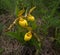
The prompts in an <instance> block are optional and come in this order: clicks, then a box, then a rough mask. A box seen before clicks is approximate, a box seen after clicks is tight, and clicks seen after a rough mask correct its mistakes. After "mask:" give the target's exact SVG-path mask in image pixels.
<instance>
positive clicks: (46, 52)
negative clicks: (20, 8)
mask: <svg viewBox="0 0 60 55" xmlns="http://www.w3.org/2000/svg"><path fill="white" fill-rule="evenodd" d="M14 19H15V18H14V17H13V16H12V15H9V14H2V15H0V23H1V24H2V27H1V28H2V30H1V31H0V48H2V49H3V50H2V51H1V52H0V55H32V54H24V52H22V50H23V47H24V46H22V45H21V43H19V41H17V40H16V39H12V38H10V37H8V36H6V35H5V30H6V29H7V28H8V27H9V25H10V24H11V23H12V22H13V21H14ZM49 38H50V37H47V38H46V39H44V40H43V42H42V44H43V46H42V49H41V53H40V55H60V53H59V51H60V50H56V49H55V48H54V46H53V43H52V41H51V40H49ZM32 49H34V47H33V48H31V51H32ZM25 50H26V49H24V51H25ZM27 51H28V50H27ZM21 53H23V54H21ZM29 53H30V52H29Z"/></svg>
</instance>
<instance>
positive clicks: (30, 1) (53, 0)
mask: <svg viewBox="0 0 60 55" xmlns="http://www.w3.org/2000/svg"><path fill="white" fill-rule="evenodd" d="M33 6H36V10H35V11H34V12H33V13H32V15H34V16H35V17H36V20H37V19H38V18H40V17H41V25H40V26H39V27H38V25H35V24H36V23H34V22H32V24H31V23H30V25H31V27H32V29H33V30H36V29H37V28H40V30H41V32H42V33H43V36H44V37H45V36H47V35H48V29H49V27H54V28H59V30H60V11H59V10H60V8H59V7H60V0H38V1H37V0H18V1H16V0H13V1H12V0H1V2H0V8H2V9H7V10H10V11H12V13H14V14H15V15H16V16H17V13H18V11H19V10H21V9H22V8H25V9H27V8H28V9H30V8H31V7H33ZM17 29H18V30H17V31H16V32H8V34H9V35H10V36H13V38H16V39H18V40H19V41H20V40H21V41H22V39H23V36H24V34H25V33H24V34H22V33H23V32H24V31H23V32H20V31H22V30H21V29H22V28H21V27H18V28H17ZM23 30H24V29H23ZM25 32H27V31H25ZM59 32H60V31H59ZM20 33H21V34H20ZM56 33H57V32H56ZM16 36H17V37H16ZM21 37H22V39H21ZM55 39H56V43H58V44H60V33H57V35H56V36H55ZM22 42H24V41H22ZM31 43H33V44H35V45H38V44H36V42H35V39H34V40H31Z"/></svg>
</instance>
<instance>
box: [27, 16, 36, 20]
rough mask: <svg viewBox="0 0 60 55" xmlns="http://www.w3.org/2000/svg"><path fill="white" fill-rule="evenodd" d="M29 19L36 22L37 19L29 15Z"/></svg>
mask: <svg viewBox="0 0 60 55" xmlns="http://www.w3.org/2000/svg"><path fill="white" fill-rule="evenodd" d="M27 19H28V20H30V21H34V20H35V17H34V16H32V15H28V16H27Z"/></svg>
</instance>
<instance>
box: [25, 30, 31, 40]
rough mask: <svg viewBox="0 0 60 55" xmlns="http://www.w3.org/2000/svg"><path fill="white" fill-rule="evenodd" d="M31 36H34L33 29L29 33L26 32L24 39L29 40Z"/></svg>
mask: <svg viewBox="0 0 60 55" xmlns="http://www.w3.org/2000/svg"><path fill="white" fill-rule="evenodd" d="M31 38H32V33H31V31H29V32H28V33H26V34H25V36H24V40H25V41H29V40H30V39H31Z"/></svg>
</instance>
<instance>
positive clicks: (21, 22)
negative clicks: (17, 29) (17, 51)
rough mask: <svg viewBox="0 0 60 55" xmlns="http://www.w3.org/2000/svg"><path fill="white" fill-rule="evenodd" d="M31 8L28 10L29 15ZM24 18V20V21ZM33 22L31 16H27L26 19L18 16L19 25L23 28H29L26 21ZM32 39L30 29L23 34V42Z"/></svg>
mask: <svg viewBox="0 0 60 55" xmlns="http://www.w3.org/2000/svg"><path fill="white" fill-rule="evenodd" d="M32 10H33V8H32V9H31V10H30V13H31V12H32ZM25 18H26V19H25ZM27 20H28V21H34V20H35V17H34V16H32V15H31V14H27V16H26V17H23V16H19V25H20V26H21V27H23V28H27V27H29V24H28V21H27ZM31 38H32V31H31V29H30V30H29V31H28V32H27V33H26V34H25V36H24V40H25V41H29V40H30V39H31Z"/></svg>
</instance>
